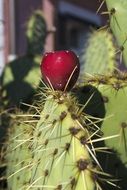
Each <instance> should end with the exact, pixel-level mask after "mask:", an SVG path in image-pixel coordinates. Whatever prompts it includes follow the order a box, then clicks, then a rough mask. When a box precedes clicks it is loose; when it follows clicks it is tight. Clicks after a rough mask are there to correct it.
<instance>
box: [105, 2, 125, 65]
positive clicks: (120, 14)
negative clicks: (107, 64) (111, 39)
mask: <svg viewBox="0 0 127 190" xmlns="http://www.w3.org/2000/svg"><path fill="white" fill-rule="evenodd" d="M105 1H106V4H107V7H108V11H109V16H110V26H111V29H112V31H113V34H114V35H115V37H116V40H117V42H118V45H119V48H120V49H121V52H122V54H123V58H124V62H125V64H126V66H127V22H126V18H127V1H126V0H105Z"/></svg>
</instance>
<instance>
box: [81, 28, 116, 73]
mask: <svg viewBox="0 0 127 190" xmlns="http://www.w3.org/2000/svg"><path fill="white" fill-rule="evenodd" d="M81 61H82V69H81V73H82V74H84V73H86V72H87V73H90V74H104V73H108V72H110V73H111V72H112V71H113V70H114V68H115V64H116V63H115V47H114V45H113V38H112V35H111V34H110V33H109V32H108V31H105V30H100V31H94V32H92V33H91V34H90V35H89V38H88V40H87V43H86V45H85V50H84V51H83V52H82V57H81Z"/></svg>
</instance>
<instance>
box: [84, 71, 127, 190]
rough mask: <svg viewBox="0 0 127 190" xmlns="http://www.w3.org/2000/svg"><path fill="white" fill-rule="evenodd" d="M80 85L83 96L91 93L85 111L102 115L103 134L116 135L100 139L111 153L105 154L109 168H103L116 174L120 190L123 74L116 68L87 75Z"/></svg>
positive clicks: (124, 137)
mask: <svg viewBox="0 0 127 190" xmlns="http://www.w3.org/2000/svg"><path fill="white" fill-rule="evenodd" d="M84 84H85V85H84V89H86V90H84V92H85V94H84V99H85V97H88V96H91V95H92V94H94V95H93V96H95V97H94V98H92V99H91V101H90V105H88V106H87V109H86V110H85V111H86V112H88V113H89V114H91V115H93V116H94V115H96V116H97V117H102V123H101V124H100V128H101V131H102V132H103V136H104V137H108V136H115V135H117V138H113V139H108V138H107V139H106V138H105V140H104V143H105V145H106V146H107V147H109V148H110V150H111V151H112V152H113V155H114V156H113V155H112V156H111V158H110V156H109V155H107V156H106V157H105V159H106V158H107V159H108V160H109V162H108V163H107V164H110V167H107V166H106V165H104V167H106V168H107V170H106V171H107V172H109V173H111V174H112V175H116V173H117V176H116V177H117V178H122V181H119V184H120V187H122V189H123V190H124V189H126V185H127V183H126V175H127V172H126V167H127V166H126V162H127V156H126V155H127V119H126V113H127V101H126V95H127V74H126V73H123V72H120V71H116V72H115V73H114V74H109V75H106V76H104V75H94V76H87V77H86V78H85V80H84ZM88 87H89V88H88ZM95 99H96V100H95ZM94 108H96V109H94ZM102 112H103V114H102ZM105 159H104V160H105ZM104 162H106V160H105V161H103V163H104ZM111 168H112V169H111Z"/></svg>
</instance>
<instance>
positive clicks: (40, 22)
mask: <svg viewBox="0 0 127 190" xmlns="http://www.w3.org/2000/svg"><path fill="white" fill-rule="evenodd" d="M46 35H47V27H46V22H45V19H44V16H43V13H42V11H41V10H37V11H35V12H34V13H33V15H32V16H31V18H30V19H29V21H28V23H27V30H26V37H27V43H28V49H27V53H28V54H32V55H33V54H34V55H38V54H39V55H41V54H42V52H43V49H44V43H45V38H46Z"/></svg>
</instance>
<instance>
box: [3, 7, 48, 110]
mask: <svg viewBox="0 0 127 190" xmlns="http://www.w3.org/2000/svg"><path fill="white" fill-rule="evenodd" d="M26 37H27V42H28V47H27V52H26V55H24V56H21V57H19V58H17V59H16V60H14V61H12V62H10V63H9V64H7V66H6V67H5V70H4V73H3V84H2V86H3V89H4V91H5V92H6V94H7V97H8V100H9V104H10V105H11V106H12V105H16V106H18V107H19V106H21V105H20V103H21V102H25V103H30V102H31V99H32V97H33V95H34V94H35V89H36V88H37V87H38V85H39V83H40V78H41V73H40V62H41V59H42V57H41V54H42V52H43V49H44V43H45V37H46V23H45V20H44V17H43V14H42V12H41V11H38V10H37V11H35V12H34V13H33V15H32V16H31V17H30V19H29V21H28V24H27V30H26Z"/></svg>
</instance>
